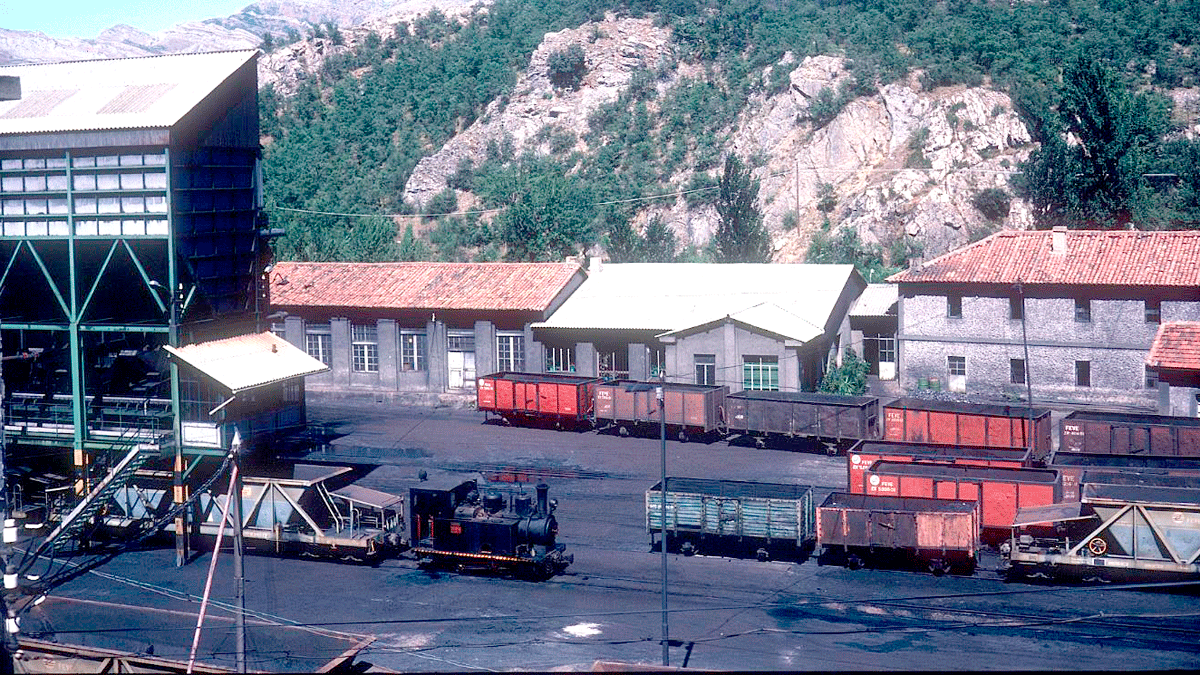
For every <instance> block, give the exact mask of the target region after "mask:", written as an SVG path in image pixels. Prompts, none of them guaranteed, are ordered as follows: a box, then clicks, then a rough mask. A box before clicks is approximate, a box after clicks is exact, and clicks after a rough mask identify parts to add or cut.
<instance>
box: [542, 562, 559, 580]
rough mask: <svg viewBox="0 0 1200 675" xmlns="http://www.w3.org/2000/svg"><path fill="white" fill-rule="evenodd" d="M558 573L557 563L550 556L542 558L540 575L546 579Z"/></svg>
mask: <svg viewBox="0 0 1200 675" xmlns="http://www.w3.org/2000/svg"><path fill="white" fill-rule="evenodd" d="M557 573H558V565H557V564H556V563H555V562H554V561H553V560H552V559H550V558H545V559H543V560H542V576H543V577H544V578H546V579H549V578H551V577H553V576H554V575H555V574H557Z"/></svg>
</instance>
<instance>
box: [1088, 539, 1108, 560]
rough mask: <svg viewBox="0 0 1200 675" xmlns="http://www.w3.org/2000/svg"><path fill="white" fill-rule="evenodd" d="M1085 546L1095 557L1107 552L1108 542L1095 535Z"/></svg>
mask: <svg viewBox="0 0 1200 675" xmlns="http://www.w3.org/2000/svg"><path fill="white" fill-rule="evenodd" d="M1087 547H1088V551H1090V552H1091V554H1092V555H1094V556H1096V557H1099V556H1102V555H1104V554H1105V553H1108V542H1107V541H1104V540H1103V539H1101V538H1100V537H1096V538H1095V539H1093V540H1091V541H1089V542H1088V545H1087Z"/></svg>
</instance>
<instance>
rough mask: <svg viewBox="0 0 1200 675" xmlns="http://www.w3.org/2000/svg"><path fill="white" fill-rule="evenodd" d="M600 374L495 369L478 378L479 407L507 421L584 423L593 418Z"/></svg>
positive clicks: (486, 412)
mask: <svg viewBox="0 0 1200 675" xmlns="http://www.w3.org/2000/svg"><path fill="white" fill-rule="evenodd" d="M598 382H600V380H599V379H598V378H594V377H583V376H580V375H562V374H558V373H509V372H504V373H495V374H492V375H487V376H484V377H480V378H478V379H477V381H476V400H477V407H478V408H479V409H480V410H482V411H484V413H485V414H487V415H496V416H498V417H500V418H502V419H503V420H505V421H506V422H512V421H516V420H526V421H528V420H542V421H547V422H553V423H556V424H563V423H569V424H582V423H585V422H588V421H589V420H590V419H591V414H592V405H593V400H594V393H593V388H594V387H595V385H596V384H597V383H598Z"/></svg>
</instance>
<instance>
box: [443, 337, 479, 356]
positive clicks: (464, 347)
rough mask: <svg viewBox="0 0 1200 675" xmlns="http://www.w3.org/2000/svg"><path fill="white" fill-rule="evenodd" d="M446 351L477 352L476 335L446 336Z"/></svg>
mask: <svg viewBox="0 0 1200 675" xmlns="http://www.w3.org/2000/svg"><path fill="white" fill-rule="evenodd" d="M446 351H451V352H473V351H475V334H474V333H471V334H469V335H447V336H446Z"/></svg>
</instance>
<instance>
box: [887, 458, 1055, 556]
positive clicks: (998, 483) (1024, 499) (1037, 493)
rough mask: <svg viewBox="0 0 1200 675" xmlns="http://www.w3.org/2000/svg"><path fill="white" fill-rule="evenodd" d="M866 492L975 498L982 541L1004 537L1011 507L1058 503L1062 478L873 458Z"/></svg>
mask: <svg viewBox="0 0 1200 675" xmlns="http://www.w3.org/2000/svg"><path fill="white" fill-rule="evenodd" d="M867 494H870V495H892V496H897V497H932V498H935V499H977V500H979V502H980V518H981V521H982V523H983V528H984V533H983V536H984V540H985V541H987V542H988V543H997V542H999V541H1002V540H1004V539H1006V538H1007V537H1008V535H1009V534H1010V530H1011V529H1012V524H1013V518H1015V517H1016V515H1017V509H1020V508H1027V507H1030V506H1044V505H1046V504H1055V503H1058V502H1060V501H1062V478H1061V477H1060V476H1059V475H1058V472H1057V471H1050V470H1046V469H999V468H992V467H986V466H958V465H952V464H924V463H918V462H911V463H909V462H876V463H875V464H874V465H873V466H872V467H871V468H870V469H868V470H867Z"/></svg>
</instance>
